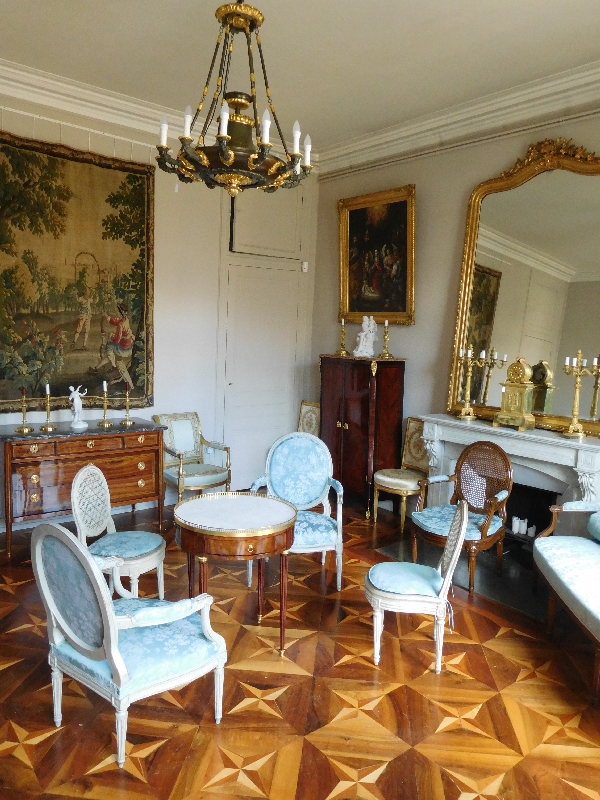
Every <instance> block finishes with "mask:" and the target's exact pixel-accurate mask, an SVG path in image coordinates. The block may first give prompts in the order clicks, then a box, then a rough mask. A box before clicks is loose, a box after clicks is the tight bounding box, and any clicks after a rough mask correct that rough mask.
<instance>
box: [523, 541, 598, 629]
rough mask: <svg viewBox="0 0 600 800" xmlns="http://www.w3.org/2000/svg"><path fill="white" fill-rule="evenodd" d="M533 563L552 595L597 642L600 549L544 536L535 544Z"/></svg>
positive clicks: (586, 542) (588, 543) (589, 543)
mask: <svg viewBox="0 0 600 800" xmlns="http://www.w3.org/2000/svg"><path fill="white" fill-rule="evenodd" d="M533 558H534V561H535V563H536V565H537V567H538V569H539V570H540V572H541V573H542V575H543V576H544V578H545V579H546V580H547V581H548V583H549V584H550V586H551V587H552V588H553V589H554V591H555V592H556V594H557V595H558V596H559V597H560V599H561V600H562V601H563V602H564V604H565V605H566V606H567V607H568V608H570V609H571V611H572V612H573V613H574V614H575V616H576V617H577V618H578V619H579V620H580V621H581V622H582V623H583V624H584V625H585V627H586V628H587V629H588V630H589V631H590V633H591V634H592V636H594V637H595V638H596V639H600V592H599V591H598V580H599V578H600V545H598V544H597V542H595V541H592V540H591V539H584V538H583V537H580V536H548V537H542V538H538V539H536V540H535V542H534V545H533Z"/></svg>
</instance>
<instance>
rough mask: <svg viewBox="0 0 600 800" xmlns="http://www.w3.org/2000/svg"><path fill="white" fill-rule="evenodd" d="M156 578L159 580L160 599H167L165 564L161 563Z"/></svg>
mask: <svg viewBox="0 0 600 800" xmlns="http://www.w3.org/2000/svg"><path fill="white" fill-rule="evenodd" d="M156 577H157V579H158V599H159V600H164V599H165V567H164V562H162V561H161V562H160V564H159V565H158V567H157V568H156Z"/></svg>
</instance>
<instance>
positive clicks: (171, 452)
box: [163, 444, 184, 458]
mask: <svg viewBox="0 0 600 800" xmlns="http://www.w3.org/2000/svg"><path fill="white" fill-rule="evenodd" d="M163 447H164V450H165V453H168V454H169V455H170V456H174V457H175V458H183V455H184V454H183V452H182V451H181V450H174V449H171V448H170V447H167V445H166V444H165V445H164V446H163Z"/></svg>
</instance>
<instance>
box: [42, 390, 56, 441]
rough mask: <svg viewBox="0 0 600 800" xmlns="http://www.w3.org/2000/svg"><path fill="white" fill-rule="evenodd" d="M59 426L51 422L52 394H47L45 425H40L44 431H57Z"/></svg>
mask: <svg viewBox="0 0 600 800" xmlns="http://www.w3.org/2000/svg"><path fill="white" fill-rule="evenodd" d="M57 428H58V425H53V424H52V423H51V422H50V395H49V394H46V422H45V424H44V425H41V426H40V430H41V431H43V433H52V431H55V430H56V429H57Z"/></svg>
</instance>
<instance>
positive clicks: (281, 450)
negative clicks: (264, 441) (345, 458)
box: [266, 433, 333, 511]
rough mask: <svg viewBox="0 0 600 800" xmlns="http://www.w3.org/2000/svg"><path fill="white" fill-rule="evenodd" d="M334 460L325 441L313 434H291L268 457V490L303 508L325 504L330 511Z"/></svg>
mask: <svg viewBox="0 0 600 800" xmlns="http://www.w3.org/2000/svg"><path fill="white" fill-rule="evenodd" d="M332 477H333V462H332V460H331V454H330V452H329V449H328V447H327V445H326V444H325V442H323V441H322V440H321V439H318V438H317V437H316V436H313V435H312V434H311V433H288V434H286V435H285V436H282V437H281V438H280V439H278V440H277V441H276V442H275V444H274V445H273V446H272V447H271V449H270V450H269V455H268V456H267V466H266V478H267V491H268V493H269V494H272V495H276V496H277V497H280V498H281V499H282V500H287V501H288V502H289V503H292V504H293V505H295V506H296V508H297V509H298V510H299V511H304V510H306V509H309V508H313V507H314V506H317V505H320V504H321V505H323V506H324V507H325V508H326V510H327V511H328V510H329V500H328V495H329V487H330V480H331V478H332Z"/></svg>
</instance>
